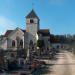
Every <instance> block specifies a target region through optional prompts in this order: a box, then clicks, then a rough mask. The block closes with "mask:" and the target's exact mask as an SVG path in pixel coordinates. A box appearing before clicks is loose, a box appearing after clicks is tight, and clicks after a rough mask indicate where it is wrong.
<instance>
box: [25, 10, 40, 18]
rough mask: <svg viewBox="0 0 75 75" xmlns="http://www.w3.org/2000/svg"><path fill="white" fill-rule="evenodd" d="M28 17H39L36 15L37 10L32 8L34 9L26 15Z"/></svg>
mask: <svg viewBox="0 0 75 75" xmlns="http://www.w3.org/2000/svg"><path fill="white" fill-rule="evenodd" d="M26 18H38V19H39V17H38V16H37V15H36V13H35V11H34V10H33V9H32V11H31V12H30V13H29V14H28V15H27V16H26Z"/></svg>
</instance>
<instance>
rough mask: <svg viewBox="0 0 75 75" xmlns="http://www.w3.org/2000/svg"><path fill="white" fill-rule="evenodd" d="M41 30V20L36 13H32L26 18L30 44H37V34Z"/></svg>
mask: <svg viewBox="0 0 75 75" xmlns="http://www.w3.org/2000/svg"><path fill="white" fill-rule="evenodd" d="M38 30H39V18H38V16H37V15H36V13H35V11H34V10H33V9H32V11H31V12H30V13H29V14H28V15H27V16H26V32H27V33H28V38H27V39H28V44H29V43H30V42H33V44H34V43H36V34H37V31H38Z"/></svg>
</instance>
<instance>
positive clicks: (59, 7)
mask: <svg viewBox="0 0 75 75" xmlns="http://www.w3.org/2000/svg"><path fill="white" fill-rule="evenodd" d="M32 3H34V5H33V6H32ZM32 8H33V9H34V10H35V12H36V13H37V15H38V16H39V18H40V28H42V29H43V28H48V29H50V32H51V33H52V34H75V0H0V35H1V34H4V33H5V31H6V30H7V29H15V28H16V27H20V28H22V29H26V22H25V16H26V15H27V14H28V13H29V12H30V11H31V10H32Z"/></svg>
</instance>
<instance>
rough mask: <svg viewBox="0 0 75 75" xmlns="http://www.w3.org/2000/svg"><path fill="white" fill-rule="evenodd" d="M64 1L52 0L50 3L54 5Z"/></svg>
mask: <svg viewBox="0 0 75 75" xmlns="http://www.w3.org/2000/svg"><path fill="white" fill-rule="evenodd" d="M63 3H64V0H50V4H53V5H62V4H63Z"/></svg>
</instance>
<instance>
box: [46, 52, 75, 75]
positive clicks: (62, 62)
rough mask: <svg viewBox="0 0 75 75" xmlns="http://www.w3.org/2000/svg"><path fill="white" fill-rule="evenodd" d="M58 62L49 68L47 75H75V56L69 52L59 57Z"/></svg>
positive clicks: (62, 53) (60, 54)
mask: <svg viewBox="0 0 75 75" xmlns="http://www.w3.org/2000/svg"><path fill="white" fill-rule="evenodd" d="M57 58H58V60H57V61H56V62H55V63H54V65H53V66H52V67H51V66H49V65H48V67H49V69H48V70H49V72H48V74H45V75H75V56H74V55H73V54H72V53H70V52H67V51H64V52H61V53H59V54H58V55H57Z"/></svg>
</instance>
